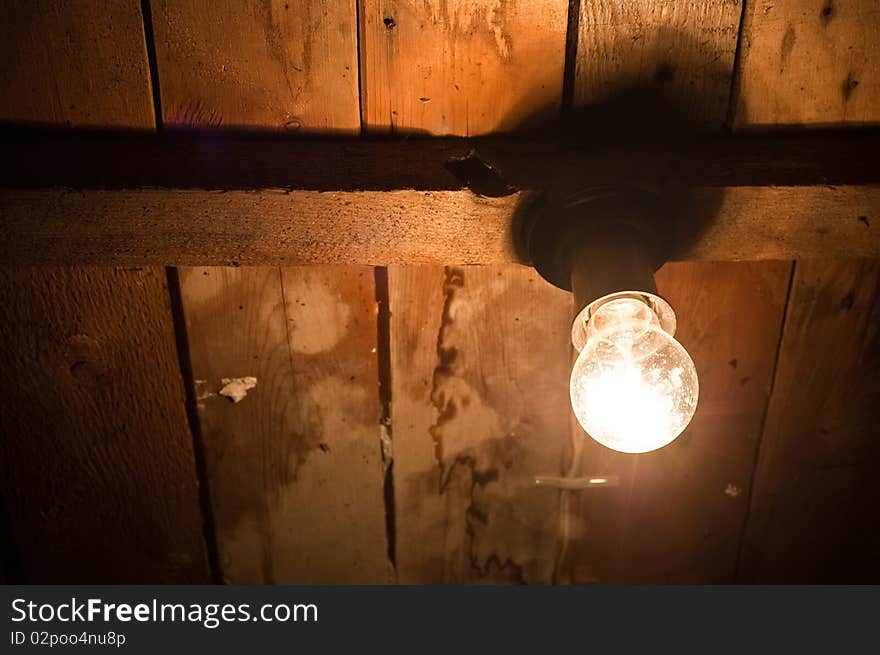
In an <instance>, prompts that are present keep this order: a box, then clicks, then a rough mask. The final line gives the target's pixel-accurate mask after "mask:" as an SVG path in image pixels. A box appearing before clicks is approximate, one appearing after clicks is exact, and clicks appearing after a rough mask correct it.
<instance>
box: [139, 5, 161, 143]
mask: <svg viewBox="0 0 880 655" xmlns="http://www.w3.org/2000/svg"><path fill="white" fill-rule="evenodd" d="M141 17H142V18H143V25H144V40H145V41H146V46H147V62H148V64H149V66H150V90H151V91H152V94H153V122H154V123H155V125H156V131H157V132H159V131H161V130H162V128H163V127H164V126H163V121H162V94H161V92H160V91H159V64H158V61H157V60H156V40H155V38H154V36H153V11H152V9H151V7H150V0H141Z"/></svg>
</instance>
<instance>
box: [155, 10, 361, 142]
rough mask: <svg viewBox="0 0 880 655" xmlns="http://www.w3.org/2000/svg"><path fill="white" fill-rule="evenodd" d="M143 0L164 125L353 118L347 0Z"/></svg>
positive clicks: (258, 125)
mask: <svg viewBox="0 0 880 655" xmlns="http://www.w3.org/2000/svg"><path fill="white" fill-rule="evenodd" d="M152 4H153V8H152V11H153V19H154V22H153V26H154V30H155V37H156V58H157V60H158V66H159V82H160V85H161V90H162V116H163V119H164V122H165V125H169V126H175V125H180V126H186V127H191V126H199V127H218V126H223V127H247V128H253V129H261V130H263V129H272V130H279V129H280V130H288V131H297V132H308V131H324V132H326V131H334V130H338V131H342V132H344V133H350V132H352V131H356V130H358V129H359V128H360V115H359V109H358V83H357V80H358V74H357V15H356V13H355V3H354V0H330V1H329V2H321V3H317V4H316V3H314V2H308V1H307V0H272V1H271V2H251V1H248V2H234V1H229V0H224V1H222V2H217V1H212V0H187V1H186V2H178V1H166V0H161V1H159V2H153V3H152Z"/></svg>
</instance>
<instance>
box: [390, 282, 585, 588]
mask: <svg viewBox="0 0 880 655" xmlns="http://www.w3.org/2000/svg"><path fill="white" fill-rule="evenodd" d="M389 290H390V300H391V303H390V304H391V314H392V316H391V354H392V377H391V379H392V393H391V407H392V434H393V443H394V490H395V510H396V523H397V547H396V550H397V567H398V572H399V576H400V581H401V582H409V583H467V582H519V583H522V582H529V583H536V582H549V581H551V580H552V577H553V572H554V567H555V560H556V554H557V550H558V547H559V542H558V525H559V518H558V492H556V491H555V490H553V489H546V488H536V487H535V486H534V477H535V476H536V475H558V474H559V473H560V471H561V468H562V463H563V453H564V450H565V448H566V447H567V443H568V413H569V409H568V392H567V390H568V357H569V355H568V353H569V345H568V344H569V331H570V327H571V324H570V316H571V313H572V306H571V304H572V301H571V294H568V293H566V292H564V291H561V290H559V289H555V288H553V287H551V286H550V285H549V284H548V283H547V282H545V281H544V280H542V279H541V278H540V277H539V276H538V275H537V273H535V272H534V271H533V270H531V269H526V268H519V267H511V266H475V267H445V268H444V267H440V266H424V267H418V266H409V267H393V268H391V269H390V271H389Z"/></svg>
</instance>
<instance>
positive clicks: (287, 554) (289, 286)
mask: <svg viewBox="0 0 880 655" xmlns="http://www.w3.org/2000/svg"><path fill="white" fill-rule="evenodd" d="M181 289H182V292H183V297H184V300H185V305H186V318H187V321H186V323H187V333H188V335H189V342H190V356H191V358H192V366H193V375H194V376H195V378H196V392H197V396H198V398H199V418H200V422H201V428H202V434H203V435H204V439H205V451H206V458H207V466H208V477H209V479H210V481H211V494H212V498H213V504H214V514H215V522H216V525H217V541H218V547H219V550H220V557H221V564H222V568H223V572H224V577H225V579H226V580H227V581H228V582H231V583H235V584H242V583H249V584H255V583H261V584H266V583H297V584H329V583H338V584H339V583H345V584H363V583H381V582H385V581H387V580H388V562H387V558H386V546H385V515H384V507H383V504H382V461H381V451H380V444H379V424H378V416H379V406H378V393H377V391H376V380H377V372H376V303H375V298H374V295H373V271H372V269H371V268H369V267H344V268H337V267H311V268H299V269H298V268H286V269H278V268H186V269H182V270H181ZM243 377H253V378H255V382H256V386H255V387H254V388H253V389H251V390H250V391H248V392H247V396H246V397H244V398H243V399H242V400H241V401H240V402H232V401H231V400H230V399H229V398H228V397H224V396H221V395H219V392H220V391H221V390H222V389H223V388H224V386H225V384H224V381H223V380H224V379H226V378H243Z"/></svg>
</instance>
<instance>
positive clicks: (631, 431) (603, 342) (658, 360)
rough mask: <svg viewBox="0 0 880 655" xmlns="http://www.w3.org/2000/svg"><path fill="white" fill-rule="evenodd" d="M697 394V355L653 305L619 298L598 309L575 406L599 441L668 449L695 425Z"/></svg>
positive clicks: (632, 449) (576, 375) (576, 381)
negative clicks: (668, 328)
mask: <svg viewBox="0 0 880 655" xmlns="http://www.w3.org/2000/svg"><path fill="white" fill-rule="evenodd" d="M698 395H699V383H698V382H697V370H696V368H695V367H694V362H693V360H691V358H690V355H688V353H687V351H686V350H685V349H684V348H683V347H682V345H681V344H680V343H678V341H676V340H675V339H674V338H673V337H672V335H671V334H669V333H667V332H666V331H664V330H663V328H662V327H661V325H660V321H659V320H658V318H657V315H656V314H655V313H654V311H653V310H652V309H651V307H650V306H648V304H647V303H645V302H644V301H643V300H641V299H639V298H633V297H623V298H616V299H612V300H609V301H607V302H605V303H604V304H601V305H600V306H599V307H598V309H595V310H594V311H592V313H591V315H590V317H589V320H588V322H587V325H586V343H585V344H584V347H583V348H582V349H581V352H580V355H579V356H578V358H577V361H576V362H575V365H574V368H573V369H572V372H571V404H572V407H573V409H574V413H575V416H576V417H577V420H578V422H579V423H580V424H581V425H582V426H583V428H584V430H586V432H587V434H589V435H590V436H591V437H592V438H593V439H595V440H596V441H598V442H599V443H601V444H602V445H604V446H607V447H608V448H611V449H613V450H618V451H621V452H624V453H645V452H648V451H651V450H656V449H657V448H661V447H663V446H665V445H666V444H668V443H670V442H671V441H673V440H674V439H675V438H676V437H677V436H678V435H679V434H681V432H682V431H683V430H684V429H685V427H687V424H688V423H690V420H691V418H692V417H693V415H694V411H695V410H696V408H697V397H698Z"/></svg>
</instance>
